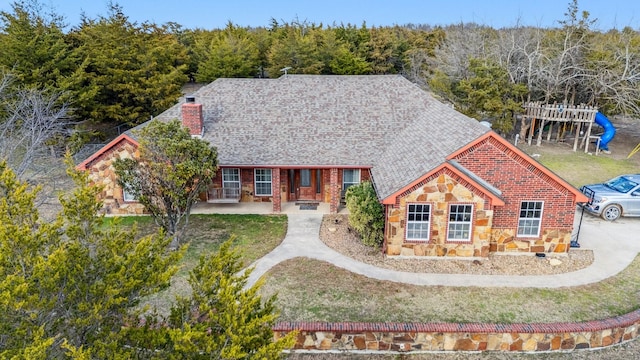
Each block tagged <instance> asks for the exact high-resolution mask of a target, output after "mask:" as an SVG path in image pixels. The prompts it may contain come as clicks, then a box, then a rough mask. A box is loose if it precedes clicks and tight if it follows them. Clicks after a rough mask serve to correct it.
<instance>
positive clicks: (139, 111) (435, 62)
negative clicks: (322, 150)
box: [0, 0, 640, 132]
mask: <svg viewBox="0 0 640 360" xmlns="http://www.w3.org/2000/svg"><path fill="white" fill-rule="evenodd" d="M594 21H595V19H591V18H590V15H589V13H587V12H584V11H580V9H579V7H578V1H577V0H572V1H570V2H569V4H568V7H567V11H566V13H565V14H564V16H563V17H562V18H561V19H560V20H558V22H557V24H558V25H557V26H556V27H553V28H536V27H529V26H519V25H515V26H512V27H509V28H501V29H494V28H490V27H487V26H481V25H477V24H473V23H471V24H464V23H462V24H454V25H450V26H445V27H431V26H427V25H406V26H389V27H368V26H366V24H362V25H361V26H357V25H352V24H332V25H324V24H314V23H309V22H306V21H299V20H293V21H291V22H278V21H276V20H272V21H271V24H270V26H268V27H258V28H249V27H240V26H237V25H235V24H233V23H231V22H230V23H228V24H227V26H226V27H225V28H223V29H211V30H208V29H185V28H183V27H182V26H180V25H179V24H175V23H169V24H163V25H157V24H153V23H148V22H145V23H142V24H138V23H135V22H131V21H130V20H129V19H128V17H127V16H126V15H125V12H124V9H122V8H121V7H120V6H118V5H117V4H115V5H114V4H111V5H109V6H108V8H107V15H106V16H100V17H98V18H96V19H90V18H86V17H85V18H83V19H82V21H81V24H79V25H77V26H73V27H71V28H70V30H68V31H66V32H65V31H64V29H65V24H64V19H62V18H61V17H60V16H59V15H56V14H55V9H54V10H49V9H47V8H45V7H44V6H43V5H42V4H41V3H40V2H39V1H38V0H22V1H16V2H14V3H13V5H12V11H5V12H2V13H0V67H1V68H2V69H3V70H4V71H5V72H11V73H13V74H14V76H15V77H16V78H17V79H18V81H19V82H20V83H21V84H22V85H23V86H26V87H37V88H45V89H53V90H55V91H57V92H60V93H62V94H65V96H64V97H63V98H62V99H63V100H65V101H67V102H68V103H69V104H70V105H71V108H72V109H73V110H74V111H73V112H72V114H73V116H74V117H75V118H76V119H78V120H90V121H91V122H92V123H93V124H109V125H119V124H128V125H130V126H133V125H137V124H139V123H141V122H144V121H146V120H148V119H149V118H150V117H152V116H154V115H157V114H158V113H160V112H161V111H163V110H164V109H166V108H167V107H168V106H169V105H171V104H172V103H174V102H175V101H176V99H177V98H178V97H179V96H180V88H181V86H182V85H183V84H184V83H185V82H186V81H187V80H188V79H191V80H192V81H196V82H210V81H213V80H215V79H216V78H219V77H270V78H275V77H278V76H280V75H281V73H282V69H283V68H289V69H288V72H289V73H291V74H352V75H361V74H402V75H404V76H406V77H407V78H408V79H410V80H411V81H413V82H415V83H416V84H418V85H420V86H422V87H424V88H426V89H429V90H431V91H433V92H434V93H435V94H437V95H438V96H440V97H441V98H442V99H443V100H445V101H448V102H451V103H452V104H454V105H455V106H456V108H457V109H459V110H460V111H462V112H464V113H466V114H468V115H470V116H473V117H475V118H477V119H489V120H491V121H492V122H494V124H495V125H496V126H495V127H497V128H498V129H499V130H501V131H503V132H508V131H510V130H511V129H512V128H513V126H514V121H515V117H514V114H516V113H518V112H520V111H521V104H522V103H523V102H525V101H545V102H570V103H576V104H577V103H587V104H590V105H597V106H599V107H600V108H602V109H604V111H607V112H610V113H625V114H629V115H636V116H637V115H640V106H639V104H638V101H637V99H638V98H640V96H639V95H640V85H639V84H638V78H639V75H640V56H639V55H638V54H640V33H639V32H638V30H634V29H632V28H628V27H627V28H624V29H622V30H617V29H611V30H609V31H606V32H602V31H596V30H594V29H592V27H593V25H594Z"/></svg>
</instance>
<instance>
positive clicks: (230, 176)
mask: <svg viewBox="0 0 640 360" xmlns="http://www.w3.org/2000/svg"><path fill="white" fill-rule="evenodd" d="M368 179H370V173H369V169H368V168H354V167H349V168H337V167H318V166H316V167H311V166H309V167H305V166H295V167H291V166H289V167H272V168H260V167H221V169H220V171H219V172H218V174H216V178H215V179H214V182H213V183H212V185H211V186H210V187H209V189H208V190H207V192H206V194H203V196H201V200H202V202H203V203H207V204H211V206H212V207H213V206H218V207H221V208H222V207H224V208H226V210H232V209H231V208H232V207H234V206H235V207H239V206H238V205H241V204H249V205H250V206H251V207H252V210H253V211H265V212H262V213H287V212H293V211H322V212H324V213H332V214H336V213H339V212H341V210H342V209H343V208H344V206H342V199H343V194H344V190H345V189H347V188H348V187H349V186H351V185H355V184H358V183H360V182H361V181H363V180H368ZM226 204H228V206H224V205H226ZM200 206H201V207H204V205H200ZM263 207H264V208H266V207H269V210H268V211H266V210H260V208H263ZM206 208H208V207H206ZM242 208H244V207H242ZM253 208H255V209H253ZM245 210H246V209H241V210H240V211H245Z"/></svg>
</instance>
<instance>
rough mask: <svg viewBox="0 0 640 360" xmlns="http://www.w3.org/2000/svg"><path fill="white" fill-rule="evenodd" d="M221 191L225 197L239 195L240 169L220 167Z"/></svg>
mask: <svg viewBox="0 0 640 360" xmlns="http://www.w3.org/2000/svg"><path fill="white" fill-rule="evenodd" d="M222 191H223V194H222V197H223V198H225V199H226V198H235V197H238V196H239V195H240V169H237V168H235V169H227V168H223V169H222Z"/></svg>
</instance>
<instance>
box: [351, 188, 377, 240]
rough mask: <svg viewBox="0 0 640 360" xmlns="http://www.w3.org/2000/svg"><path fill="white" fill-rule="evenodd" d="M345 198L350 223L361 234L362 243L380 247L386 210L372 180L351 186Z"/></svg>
mask: <svg viewBox="0 0 640 360" xmlns="http://www.w3.org/2000/svg"><path fill="white" fill-rule="evenodd" d="M345 199H346V202H347V209H349V225H351V226H352V227H353V228H354V229H355V230H356V231H357V232H358V234H360V237H361V239H362V243H363V244H365V245H368V246H375V247H380V246H381V245H382V241H383V238H384V234H383V231H384V210H383V207H382V205H381V204H380V201H379V200H378V195H376V190H375V189H374V188H373V185H372V184H371V182H370V181H365V182H362V183H360V184H358V185H353V186H350V187H349V189H347V192H346V194H345Z"/></svg>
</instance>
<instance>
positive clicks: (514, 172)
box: [455, 138, 575, 229]
mask: <svg viewBox="0 0 640 360" xmlns="http://www.w3.org/2000/svg"><path fill="white" fill-rule="evenodd" d="M455 160H457V161H458V162H459V163H460V164H461V165H462V166H464V167H465V168H467V169H469V170H470V171H472V172H474V173H475V174H476V175H478V176H480V177H481V178H482V179H484V180H486V181H487V182H488V183H490V184H491V185H493V186H495V187H496V188H498V189H500V190H501V191H502V198H503V199H504V201H505V206H499V207H496V208H495V212H494V217H493V227H494V228H516V227H517V225H518V216H519V211H520V202H521V201H526V200H533V201H543V202H544V205H543V206H544V208H543V214H542V217H543V218H542V229H545V228H557V229H571V228H572V226H573V218H574V214H575V202H574V195H573V194H572V193H570V192H569V191H568V190H566V189H565V188H563V187H562V186H561V185H560V184H559V183H557V182H556V181H554V180H553V179H552V178H550V177H549V176H548V175H546V174H544V173H542V172H541V171H540V170H538V169H537V168H536V167H535V166H533V165H531V163H530V162H529V160H528V159H525V158H523V157H521V156H520V155H518V154H517V153H515V152H513V151H512V150H510V149H508V148H507V147H506V146H504V145H503V144H501V143H499V142H497V141H495V140H493V139H491V138H489V139H488V140H487V141H485V142H483V143H480V144H478V146H476V147H473V148H471V149H469V150H468V151H465V152H463V153H461V154H460V155H459V156H458V157H457V158H456V159H455ZM532 161H535V160H532Z"/></svg>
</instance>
